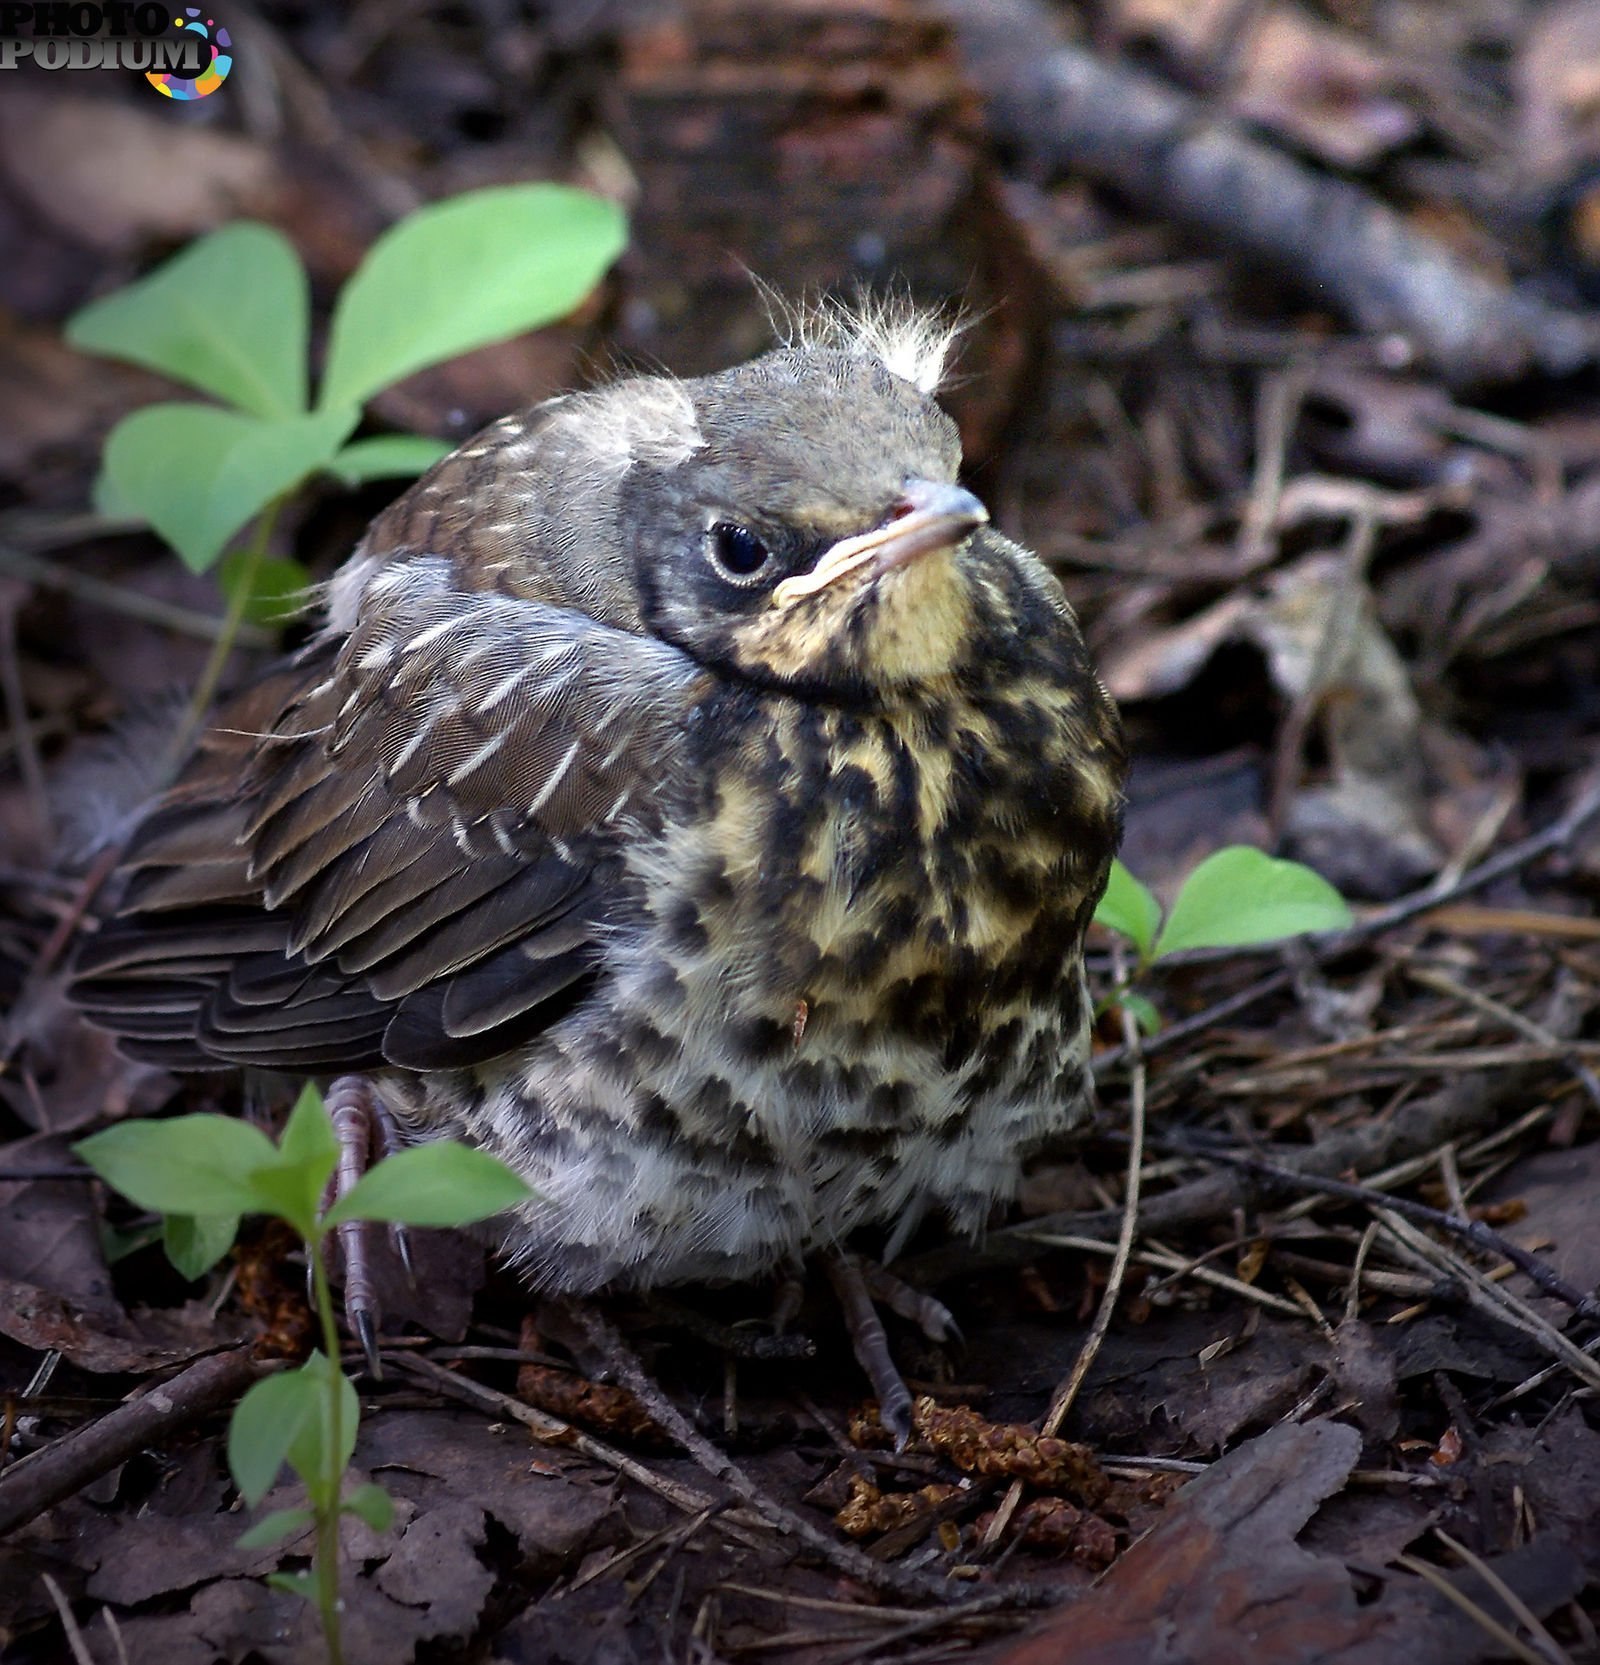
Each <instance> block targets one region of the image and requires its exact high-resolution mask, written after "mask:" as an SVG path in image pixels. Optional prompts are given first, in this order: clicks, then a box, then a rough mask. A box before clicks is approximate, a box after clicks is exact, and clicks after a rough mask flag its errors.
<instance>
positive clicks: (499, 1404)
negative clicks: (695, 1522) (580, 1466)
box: [385, 1351, 765, 1548]
mask: <svg viewBox="0 0 1600 1665" xmlns="http://www.w3.org/2000/svg"><path fill="white" fill-rule="evenodd" d="M385 1359H386V1361H387V1362H388V1363H389V1364H392V1365H393V1366H394V1367H395V1369H397V1370H398V1371H400V1372H401V1374H402V1375H409V1376H416V1377H419V1378H420V1379H421V1380H423V1381H425V1382H427V1383H428V1385H429V1386H430V1387H432V1388H433V1389H434V1390H435V1391H436V1392H438V1393H442V1394H444V1395H445V1396H446V1397H447V1398H450V1399H459V1400H460V1401H461V1402H462V1403H463V1404H466V1405H472V1406H474V1407H476V1408H477V1409H478V1410H486V1411H491V1412H493V1413H494V1415H496V1416H505V1417H509V1418H510V1419H511V1420H512V1421H513V1422H520V1423H521V1424H522V1426H523V1427H524V1428H526V1429H527V1430H528V1432H529V1433H530V1434H532V1435H533V1437H534V1438H535V1439H536V1440H539V1441H541V1442H542V1443H543V1444H545V1445H559V1446H565V1447H566V1448H568V1449H569V1450H572V1451H576V1452H578V1453H579V1455H580V1456H584V1457H587V1458H589V1459H590V1460H591V1461H592V1462H596V1463H600V1464H602V1465H603V1466H604V1467H606V1468H609V1469H612V1470H614V1471H615V1472H616V1473H618V1474H621V1475H624V1476H625V1477H626V1478H627V1479H629V1480H632V1481H634V1482H635V1483H636V1484H638V1485H641V1486H643V1487H645V1488H646V1490H648V1491H652V1492H654V1493H655V1494H656V1496H657V1497H661V1498H664V1499H665V1500H666V1501H667V1502H668V1503H670V1504H671V1505H672V1506H673V1507H674V1508H675V1509H681V1510H683V1512H684V1513H685V1514H689V1515H695V1514H699V1513H700V1512H701V1511H702V1510H706V1509H710V1510H713V1511H714V1510H716V1509H718V1508H720V1507H721V1505H720V1501H719V1500H718V1499H717V1498H714V1497H711V1496H710V1495H708V1494H707V1493H705V1492H703V1491H700V1490H699V1489H698V1488H696V1487H694V1486H686V1485H684V1484H683V1483H682V1482H681V1481H678V1480H671V1479H668V1478H667V1477H666V1476H665V1475H662V1474H657V1473H656V1472H655V1470H654V1469H652V1468H651V1467H649V1466H648V1464H645V1463H641V1462H640V1461H639V1460H638V1459H637V1458H636V1457H630V1456H629V1455H628V1454H627V1452H625V1451H618V1450H617V1449H616V1447H615V1446H611V1445H607V1444H606V1443H605V1441H604V1440H598V1439H596V1438H595V1437H594V1435H592V1434H586V1433H585V1432H584V1431H583V1430H582V1429H581V1428H575V1427H574V1426H573V1425H572V1424H571V1423H570V1422H563V1421H562V1420H561V1418H560V1417H557V1416H551V1415H550V1414H549V1412H547V1411H541V1410H536V1409H535V1408H534V1407H533V1406H532V1405H526V1404H524V1403H523V1402H522V1400H520V1399H514V1398H513V1397H512V1396H511V1395H510V1394H509V1393H501V1392H500V1391H499V1390H498V1389H497V1388H491V1387H485V1386H484V1385H483V1383H482V1382H475V1381H473V1379H472V1378H471V1377H470V1376H461V1375H458V1374H457V1373H456V1372H455V1371H453V1370H446V1369H445V1368H444V1366H443V1365H439V1364H435V1363H434V1362H433V1360H432V1359H425V1358H420V1357H417V1356H416V1355H414V1354H410V1353H390V1352H387V1351H386V1352H385ZM730 1524H731V1523H730V1522H728V1521H725V1520H724V1521H719V1522H718V1525H719V1526H722V1527H727V1526H729V1525H730ZM742 1541H743V1542H744V1543H745V1544H746V1545H747V1546H748V1547H750V1548H763V1547H765V1546H764V1545H763V1544H762V1543H761V1541H760V1540H759V1539H757V1538H752V1537H751V1536H750V1535H749V1534H748V1533H747V1534H744V1535H743V1538H742Z"/></svg>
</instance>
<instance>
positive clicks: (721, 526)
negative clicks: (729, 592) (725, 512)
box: [711, 520, 770, 578]
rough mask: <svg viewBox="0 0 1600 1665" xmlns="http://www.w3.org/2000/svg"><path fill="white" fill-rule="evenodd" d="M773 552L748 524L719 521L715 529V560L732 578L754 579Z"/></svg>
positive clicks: (713, 554)
mask: <svg viewBox="0 0 1600 1665" xmlns="http://www.w3.org/2000/svg"><path fill="white" fill-rule="evenodd" d="M769 553H770V552H769V551H768V549H767V546H766V545H765V544H764V543H763V542H762V541H761V540H760V538H758V537H757V536H756V535H755V533H754V532H752V531H751V530H750V528H749V527H748V526H736V525H735V524H734V523H733V522H732V521H731V520H719V521H718V522H717V524H716V525H715V526H713V527H712V528H711V559H712V560H713V562H715V564H716V565H717V567H718V568H719V569H720V570H721V571H722V573H723V574H724V576H726V577H728V578H754V577H755V575H756V574H757V573H758V572H760V571H761V569H762V568H763V567H764V566H765V565H766V564H767V560H768V557H769Z"/></svg>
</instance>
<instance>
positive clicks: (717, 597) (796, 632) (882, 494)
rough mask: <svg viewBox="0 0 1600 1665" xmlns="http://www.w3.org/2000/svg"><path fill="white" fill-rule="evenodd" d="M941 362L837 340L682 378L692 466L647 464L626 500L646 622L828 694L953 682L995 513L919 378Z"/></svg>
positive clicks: (694, 650) (728, 661) (684, 459)
mask: <svg viewBox="0 0 1600 1665" xmlns="http://www.w3.org/2000/svg"><path fill="white" fill-rule="evenodd" d="M932 351H933V349H931V348H930V349H927V352H926V353H925V355H924V357H922V358H920V359H919V358H917V357H916V356H915V355H914V354H913V352H912V351H911V349H909V348H907V350H906V351H905V353H903V355H902V356H901V358H900V359H899V360H898V361H895V360H894V359H893V358H892V356H891V353H890V350H889V349H888V348H884V349H883V352H882V354H881V355H880V352H877V351H871V350H868V349H867V348H866V346H865V344H861V345H859V346H858V345H857V344H855V343H853V342H850V341H849V340H844V341H842V342H838V343H836V342H833V341H829V340H824V341H822V342H819V343H814V344H809V345H801V346H797V347H790V348H785V349H782V350H780V351H777V352H774V353H769V354H767V355H766V356H765V357H763V358H759V359H756V360H755V361H753V362H752V363H749V364H744V365H740V366H739V367H737V368H736V369H732V370H727V371H724V372H722V373H721V374H719V375H715V376H707V377H703V378H701V379H699V380H697V381H691V382H686V383H682V384H680V386H681V390H682V395H683V397H684V400H685V401H686V409H685V412H684V415H685V419H686V422H685V430H684V433H685V443H684V448H683V454H682V455H681V457H675V458H672V459H670V460H666V461H662V462H657V463H654V464H652V463H649V462H645V463H643V464H636V465H635V467H634V468H633V469H631V470H630V471H629V475H628V477H627V479H626V481H625V482H624V485H623V489H622V492H621V496H620V501H619V508H620V511H621V519H622V522H623V525H624V527H625V528H626V531H627V534H628V537H629V542H630V545H631V551H632V556H633V566H634V573H635V577H636V582H637V583H638V586H639V590H640V595H641V600H642V611H643V615H644V618H645V621H646V624H647V627H648V628H649V629H651V630H652V631H654V632H655V633H656V634H658V635H660V636H663V637H665V638H666V639H668V640H670V641H672V642H675V643H676V644H677V645H679V646H680V647H682V648H684V649H685V650H686V651H687V652H689V653H691V654H693V655H694V656H695V657H696V658H699V659H701V660H703V661H705V662H707V663H711V664H715V665H718V666H720V667H722V668H725V669H726V670H728V671H731V672H732V673H734V674H735V675H739V676H743V677H746V678H749V679H751V680H754V681H757V682H765V683H773V684H778V685H782V686H799V687H805V688H808V689H812V690H815V691H817V692H819V693H826V692H829V691H834V692H839V693H847V692H851V691H855V692H858V693H861V694H865V695H870V694H871V693H873V692H875V691H881V690H886V689H887V688H889V687H892V686H894V685H896V684H904V683H911V682H917V681H920V680H923V679H926V678H928V677H933V676H938V675H940V674H943V673H946V672H948V671H949V670H950V669H951V667H952V665H953V664H954V663H955V662H956V661H957V660H959V658H960V657H961V654H962V651H963V648H964V645H965V641H966V637H967V635H968V633H969V631H970V626H971V595H970V584H971V575H970V573H969V572H968V571H967V570H966V569H965V567H964V564H963V560H962V551H963V548H964V546H965V545H966V544H967V542H968V540H969V539H970V537H971V535H972V534H973V533H974V532H975V531H976V530H977V529H978V528H979V527H980V526H982V525H983V524H984V523H985V522H986V521H987V520H988V518H989V516H988V512H987V511H986V510H985V508H984V506H983V504H982V503H980V502H979V501H978V499H977V498H976V497H974V496H973V495H972V493H971V492H969V491H966V490H964V489H963V488H962V487H961V486H959V485H957V484H956V470H957V468H958V466H959V464H960V460H961V447H960V441H959V439H958V438H957V435H956V429H955V424H954V423H952V422H951V420H950V419H949V417H948V416H946V415H945V414H944V412H943V411H942V410H940V409H939V407H938V405H936V404H935V403H934V402H933V399H932V397H931V396H930V391H929V389H928V388H926V387H925V386H922V385H919V383H918V379H917V378H918V377H921V378H922V379H923V380H924V381H925V382H930V383H931V378H932V377H933V376H934V375H935V374H936V368H935V364H934V361H933V359H932V357H931V356H929V355H931V352H932ZM892 364H897V368H896V367H891V365H892Z"/></svg>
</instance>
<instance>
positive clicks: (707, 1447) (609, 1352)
mask: <svg viewBox="0 0 1600 1665" xmlns="http://www.w3.org/2000/svg"><path fill="white" fill-rule="evenodd" d="M572 1312H573V1316H574V1317H575V1318H576V1319H577V1321H578V1323H579V1324H580V1325H581V1326H582V1328H583V1329H584V1331H585V1332H586V1334H587V1335H588V1338H589V1341H590V1343H591V1344H592V1345H593V1346H595V1347H596V1348H598V1349H600V1350H601V1351H602V1352H603V1353H604V1354H605V1355H606V1357H607V1359H608V1360H609V1361H610V1362H611V1363H612V1364H613V1365H614V1367H615V1368H616V1370H617V1373H618V1375H619V1376H620V1377H621V1379H622V1382H623V1384H624V1386H626V1387H627V1388H628V1389H629V1390H630V1391H631V1392H632V1393H633V1395H634V1396H635V1398H637V1399H638V1401H639V1403H640V1404H641V1405H643V1406H644V1407H645V1409H646V1410H647V1411H648V1412H649V1413H650V1418H651V1420H652V1421H653V1422H654V1423H655V1424H656V1425H657V1427H659V1428H661V1429H662V1430H663V1431H664V1432H665V1433H667V1434H668V1435H670V1436H671V1438H672V1439H674V1440H675V1441H677V1443H678V1444H679V1445H680V1446H682V1447H683V1449H684V1450H685V1451H686V1452H688V1454H689V1455H690V1456H691V1457H692V1458H694V1460H695V1461H696V1462H697V1463H699V1464H700V1466H701V1467H702V1468H703V1469H704V1470H705V1471H706V1472H707V1473H708V1474H710V1475H711V1476H712V1477H713V1478H714V1479H717V1480H720V1481H721V1482H722V1483H723V1485H725V1486H727V1487H728V1488H729V1490H730V1491H732V1492H734V1493H735V1494H736V1495H737V1496H738V1497H739V1498H741V1499H742V1500H743V1501H744V1502H745V1503H747V1504H749V1506H750V1507H751V1508H752V1509H753V1510H754V1511H755V1512H756V1513H757V1514H758V1515H760V1516H761V1518H762V1519H763V1520H765V1521H766V1522H767V1523H768V1524H769V1525H770V1526H772V1527H773V1528H775V1529H776V1530H777V1531H779V1532H781V1533H783V1534H784V1535H785V1536H786V1537H789V1538H792V1539H793V1540H794V1541H795V1542H797V1543H799V1544H801V1545H803V1546H804V1547H805V1548H806V1549H808V1550H810V1551H811V1552H812V1553H813V1554H814V1555H816V1556H817V1557H818V1558H819V1559H820V1560H822V1561H823V1562H824V1563H825V1564H826V1565H828V1566H830V1567H832V1568H834V1570H835V1571H837V1572H841V1573H844V1574H845V1575H846V1576H847V1577H849V1578H853V1579H856V1580H857V1581H858V1582H860V1583H861V1584H863V1585H865V1586H866V1587H867V1588H868V1589H874V1590H885V1591H888V1592H889V1593H890V1594H893V1595H898V1596H900V1597H902V1598H907V1599H914V1600H919V1601H937V1602H939V1603H941V1604H945V1603H949V1602H953V1601H956V1600H958V1599H959V1597H960V1595H961V1593H962V1587H961V1586H960V1585H958V1584H952V1583H951V1582H950V1580H948V1579H945V1578H940V1577H938V1576H936V1575H935V1574H932V1573H925V1572H916V1571H913V1570H911V1569H910V1568H906V1567H895V1566H889V1565H886V1564H885V1563H883V1562H880V1561H875V1560H873V1558H872V1557H871V1556H870V1555H867V1554H865V1553H864V1552H863V1551H861V1550H859V1549H857V1548H856V1547H855V1546H854V1545H853V1544H842V1543H840V1542H839V1541H838V1540H837V1539H835V1538H830V1537H829V1536H828V1534H827V1533H826V1532H824V1531H822V1530H821V1529H820V1528H819V1527H816V1526H814V1525H813V1524H812V1523H811V1522H810V1521H808V1520H806V1519H805V1518H804V1517H803V1516H801V1515H798V1514H796V1513H795V1512H794V1510H792V1509H790V1508H787V1507H786V1506H785V1505H784V1504H782V1503H780V1502H779V1501H778V1500H777V1499H776V1498H774V1497H770V1496H768V1494H767V1493H766V1492H764V1491H763V1490H762V1489H761V1487H759V1486H758V1485H757V1484H756V1483H755V1481H754V1480H752V1479H751V1478H750V1476H749V1475H748V1474H746V1473H745V1472H744V1470H743V1469H742V1468H741V1467H740V1466H739V1465H738V1464H737V1463H736V1462H735V1461H734V1460H733V1459H732V1458H731V1457H730V1456H728V1454H727V1453H726V1452H725V1451H720V1450H718V1448H717V1447H716V1446H715V1445H713V1444H712V1442H711V1441H710V1440H708V1439H707V1438H706V1437H705V1436H704V1435H703V1434H702V1433H701V1432H700V1431H699V1429H698V1428H696V1427H695V1426H694V1424H693V1423H692V1422H690V1421H689V1419H688V1418H687V1417H686V1416H685V1415H684V1414H683V1413H682V1411H680V1410H679V1409H678V1407H677V1406H676V1405H675V1404H673V1402H672V1401H671V1399H669V1398H668V1397H667V1395H666V1394H665V1393H663V1392H662V1390H661V1388H660V1386H659V1385H658V1384H657V1383H656V1382H655V1381H654V1380H653V1379H652V1378H651V1377H650V1376H649V1375H648V1374H647V1372H646V1371H645V1368H644V1366H643V1365H642V1364H640V1363H639V1360H638V1358H637V1357H636V1356H635V1354H634V1352H633V1349H632V1348H630V1347H629V1346H628V1344H627V1343H626V1342H625V1341H624V1340H623V1339H622V1337H621V1336H620V1335H619V1334H618V1333H617V1331H616V1329H615V1327H614V1326H613V1325H611V1324H610V1323H608V1322H607V1321H606V1319H604V1318H603V1317H602V1316H601V1315H600V1314H599V1313H598V1312H596V1311H594V1309H593V1308H591V1307H589V1306H586V1305H583V1304H581V1303H576V1302H575V1303H574V1304H573V1306H572ZM1056 1599H1059V1598H1058V1596H1055V1595H1052V1593H1051V1592H1050V1591H1049V1590H1048V1589H1045V1590H1041V1589H1037V1588H1034V1587H1032V1586H1028V1585H1012V1586H1008V1587H1007V1588H1006V1589H1005V1590H1003V1591H996V1592H995V1594H994V1596H993V1598H992V1599H991V1600H986V1601H985V1602H984V1603H983V1608H985V1609H986V1608H987V1607H990V1606H993V1607H1003V1606H1010V1605H1013V1604H1014V1605H1018V1606H1034V1605H1049V1604H1051V1603H1052V1602H1053V1601H1054V1600H1056ZM967 1605H968V1607H969V1608H972V1607H975V1606H977V1605H978V1604H974V1603H968V1604H967Z"/></svg>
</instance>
